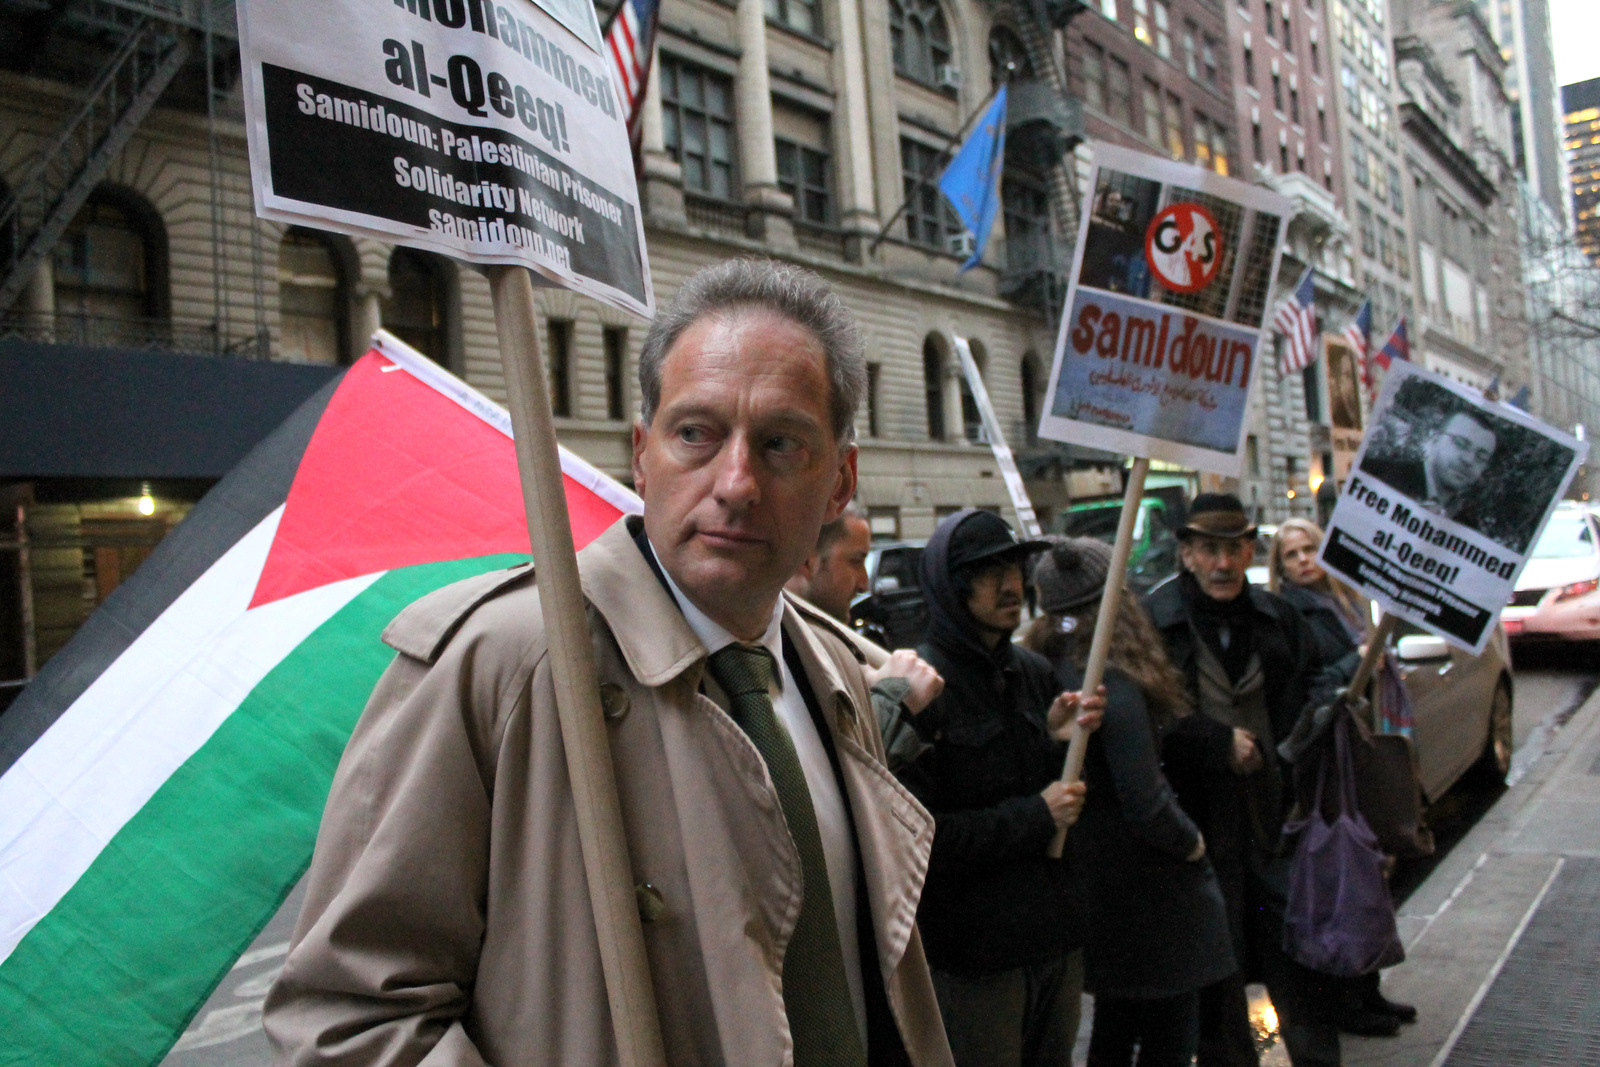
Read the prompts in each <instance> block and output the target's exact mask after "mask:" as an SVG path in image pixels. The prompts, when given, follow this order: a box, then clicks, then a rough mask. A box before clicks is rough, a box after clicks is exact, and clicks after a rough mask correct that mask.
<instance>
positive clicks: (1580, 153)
mask: <svg viewBox="0 0 1600 1067" xmlns="http://www.w3.org/2000/svg"><path fill="white" fill-rule="evenodd" d="M1561 109H1562V111H1563V112H1564V114H1565V119H1566V148H1567V181H1568V184H1569V185H1570V187H1571V193H1570V195H1571V197H1572V216H1573V220H1574V222H1575V223H1576V225H1577V230H1578V245H1579V247H1581V248H1582V249H1583V251H1584V253H1585V254H1586V255H1588V256H1589V258H1590V259H1592V260H1594V261H1595V262H1596V263H1600V78H1590V79H1589V80H1588V81H1583V82H1574V83H1573V84H1572V85H1563V86H1562V87H1561Z"/></svg>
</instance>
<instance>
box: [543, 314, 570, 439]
mask: <svg viewBox="0 0 1600 1067" xmlns="http://www.w3.org/2000/svg"><path fill="white" fill-rule="evenodd" d="M545 325H546V329H545V335H546V336H547V337H548V339H549V343H548V346H547V350H546V351H545V364H546V365H547V366H548V368H549V370H550V414H552V415H554V416H556V417H557V418H571V416H572V320H571V319H549V320H547V321H546V324H545Z"/></svg>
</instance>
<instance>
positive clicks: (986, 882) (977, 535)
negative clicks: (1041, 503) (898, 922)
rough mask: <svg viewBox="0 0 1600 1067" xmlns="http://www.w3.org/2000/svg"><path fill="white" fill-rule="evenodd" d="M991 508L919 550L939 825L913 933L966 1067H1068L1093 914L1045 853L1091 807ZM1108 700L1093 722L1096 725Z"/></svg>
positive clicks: (1064, 709) (945, 528)
mask: <svg viewBox="0 0 1600 1067" xmlns="http://www.w3.org/2000/svg"><path fill="white" fill-rule="evenodd" d="M1044 547H1046V545H1045V542H1043V541H1018V540H1017V539H1016V537H1015V536H1013V535H1012V532H1011V529H1010V527H1008V526H1007V525H1006V524H1005V522H1004V521H1003V520H1002V519H1001V518H1000V517H999V516H998V515H995V514H993V513H992V512H988V511H962V512H958V513H957V514H955V515H952V516H950V517H949V518H947V519H945V520H944V521H943V522H941V523H940V524H939V527H938V529H936V530H935V531H934V534H933V537H932V538H930V539H929V541H928V545H927V547H926V548H925V549H924V550H923V554H922V564H921V567H922V588H923V591H924V593H926V595H927V598H928V616H929V629H928V639H927V641H926V642H924V643H923V645H922V646H921V647H920V648H918V650H917V651H918V652H919V653H920V654H921V655H922V657H923V658H924V659H926V660H927V661H928V662H929V663H931V664H933V666H934V668H935V669H937V670H938V672H939V673H940V675H942V676H943V677H944V680H945V689H944V692H943V693H942V694H941V695H940V696H939V697H938V699H936V700H934V701H933V703H931V704H929V705H928V707H927V708H926V709H925V710H924V711H923V712H922V714H920V715H918V716H917V717H916V719H915V720H914V725H915V727H916V730H917V733H918V734H920V735H921V737H922V739H923V741H925V742H927V743H928V744H929V745H930V746H931V748H929V750H928V751H926V752H924V753H923V754H922V755H921V756H920V757H919V758H918V759H917V760H916V761H915V762H914V763H912V764H911V765H910V766H909V767H907V768H905V769H903V770H902V772H901V773H902V776H903V777H904V778H905V780H906V784H907V785H909V786H910V787H911V791H912V792H913V793H915V794H916V795H917V798H918V799H919V800H921V801H922V802H923V803H924V804H925V805H926V806H927V808H928V810H930V811H931V812H933V816H934V826H935V829H934V835H933V854H932V856H931V857H930V858H929V861H928V881H927V885H926V887H925V888H924V890H923V894H922V902H921V904H920V906H919V907H918V910H917V922H918V925H919V926H920V927H921V928H922V931H923V936H924V937H925V938H926V941H927V946H928V961H929V963H930V964H931V965H932V967H933V972H934V988H935V990H936V991H937V992H938V996H939V1008H940V1012H941V1013H942V1014H943V1016H944V1020H945V1029H946V1031H947V1033H948V1034H949V1036H950V1049H951V1052H952V1053H953V1054H954V1056H955V1062H956V1067H1069V1065H1070V1064H1071V1062H1072V1046H1073V1042H1074V1040H1075V1038H1076V1036H1077V1030H1078V1001H1079V998H1080V995H1081V992H1082V988H1083V966H1082V955H1081V953H1080V952H1079V951H1078V950H1079V948H1080V946H1081V945H1082V944H1083V928H1082V919H1081V917H1080V915H1079V910H1078V908H1077V907H1076V905H1075V903H1074V902H1073V901H1072V900H1071V897H1070V891H1069V885H1068V881H1067V872H1066V864H1065V861H1063V860H1059V859H1052V858H1051V857H1050V856H1049V855H1048V854H1047V853H1048V850H1049V847H1050V843H1051V841H1052V840H1053V839H1054V838H1055V836H1056V833H1057V831H1059V830H1063V829H1065V828H1066V827H1068V826H1070V825H1071V824H1072V823H1073V822H1074V821H1075V820H1076V819H1077V817H1078V813H1079V811H1081V810H1082V808H1083V796H1084V787H1083V785H1082V783H1074V784H1073V785H1070V786H1069V785H1064V784H1063V783H1062V782H1061V781H1059V778H1060V776H1061V768H1062V761H1063V758H1064V757H1065V755H1066V746H1065V745H1063V744H1062V743H1061V741H1060V738H1061V736H1063V735H1064V731H1065V729H1066V728H1067V727H1068V726H1069V725H1070V721H1069V720H1070V718H1071V716H1072V715H1073V713H1074V712H1075V711H1076V700H1075V697H1076V694H1071V693H1062V692H1061V687H1060V686H1059V685H1058V684H1057V683H1056V680H1055V672H1054V671H1053V670H1052V669H1051V666H1050V663H1049V661H1047V660H1045V659H1044V658H1043V657H1042V656H1040V655H1038V654H1036V653H1034V652H1030V651H1028V650H1027V649H1024V648H1021V647H1019V646H1017V645H1015V644H1013V643H1012V641H1011V635H1012V633H1013V632H1014V631H1015V630H1016V628H1017V626H1018V625H1019V624H1020V623H1021V621H1022V594H1023V581H1022V574H1023V564H1024V562H1025V561H1026V560H1027V558H1028V556H1029V555H1030V554H1031V553H1033V552H1035V551H1037V550H1039V549H1041V548H1044ZM1101 707H1103V703H1102V702H1101V701H1099V700H1097V699H1090V700H1088V701H1085V708H1086V709H1089V713H1088V714H1087V715H1085V716H1082V717H1080V720H1079V721H1080V722H1082V723H1084V725H1085V726H1093V725H1098V723H1099V709H1100V708H1101Z"/></svg>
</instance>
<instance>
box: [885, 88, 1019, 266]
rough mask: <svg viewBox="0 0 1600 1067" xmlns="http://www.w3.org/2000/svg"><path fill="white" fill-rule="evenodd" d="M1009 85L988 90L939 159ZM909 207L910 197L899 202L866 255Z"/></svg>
mask: <svg viewBox="0 0 1600 1067" xmlns="http://www.w3.org/2000/svg"><path fill="white" fill-rule="evenodd" d="M1009 84H1010V82H1009V81H1003V82H1001V83H1000V85H996V86H995V87H994V88H993V89H990V90H989V95H988V96H986V97H984V98H983V103H981V104H979V105H978V106H977V107H976V108H974V109H973V111H972V114H970V115H968V116H967V118H966V121H965V122H963V123H962V124H961V128H960V129H958V130H956V132H955V133H954V134H952V135H951V137H950V140H948V141H946V142H945V146H944V148H943V150H941V151H940V153H939V158H940V159H943V158H944V157H945V156H947V155H949V154H950V149H952V148H954V147H955V146H956V145H958V144H960V143H961V138H962V136H963V135H965V134H966V132H967V130H968V128H969V127H971V125H972V120H973V119H975V118H977V117H978V116H979V115H981V114H983V113H984V111H985V110H986V109H987V108H988V107H989V103H990V102H991V101H992V100H994V97H995V94H996V93H998V92H999V91H1000V87H1001V86H1003V85H1009ZM931 177H933V172H932V171H928V170H925V171H923V172H922V173H921V174H919V175H918V176H917V181H918V183H919V184H920V183H922V182H925V181H927V180H928V179H929V178H931ZM910 206H911V197H909V196H908V197H906V198H905V199H904V200H902V201H900V206H899V207H897V208H895V211H894V214H893V215H890V216H889V221H888V222H886V223H884V224H883V229H881V230H879V231H878V236H876V237H874V238H873V239H872V243H871V244H870V245H868V246H867V255H869V256H870V255H872V254H873V253H874V252H876V251H877V250H878V246H879V245H881V244H883V239H884V238H885V237H887V236H889V227H891V226H893V225H894V224H895V223H896V222H898V221H900V216H901V215H904V214H905V213H906V208H908V207H910Z"/></svg>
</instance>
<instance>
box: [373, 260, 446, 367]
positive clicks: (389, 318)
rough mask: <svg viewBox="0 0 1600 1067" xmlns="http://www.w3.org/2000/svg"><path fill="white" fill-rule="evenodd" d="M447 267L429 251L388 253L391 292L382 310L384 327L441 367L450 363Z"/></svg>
mask: <svg viewBox="0 0 1600 1067" xmlns="http://www.w3.org/2000/svg"><path fill="white" fill-rule="evenodd" d="M448 269H449V268H448V266H447V265H446V263H445V262H444V261H442V260H441V259H439V258H438V257H436V256H433V255H432V254H430V253H427V252H418V251H417V250H416V249H414V248H396V249H395V250H394V253H393V254H392V255H390V256H389V292H390V294H391V295H390V297H389V299H388V300H385V301H384V302H383V305H382V309H381V314H382V316H383V328H384V329H386V330H388V331H389V332H390V333H392V334H394V335H395V336H396V337H398V338H400V340H402V341H404V342H405V343H406V344H408V345H410V346H411V347H412V348H415V349H416V350H417V351H418V352H421V353H422V354H423V355H425V356H427V357H428V358H429V359H431V360H433V361H434V362H435V363H437V364H439V365H440V366H442V367H447V366H449V365H450V344H449V341H450V338H449V334H448V332H447V328H446V327H447V313H446V308H447V306H448V305H447V300H446V292H447V279H446V277H445V273H444V272H445V271H446V270H448Z"/></svg>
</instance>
